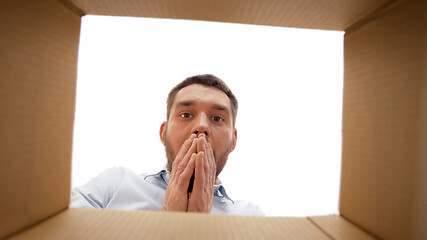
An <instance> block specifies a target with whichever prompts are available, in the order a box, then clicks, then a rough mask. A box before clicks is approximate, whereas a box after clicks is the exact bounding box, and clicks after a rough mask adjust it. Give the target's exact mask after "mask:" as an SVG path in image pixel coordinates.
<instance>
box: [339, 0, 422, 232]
mask: <svg viewBox="0 0 427 240" xmlns="http://www.w3.org/2000/svg"><path fill="white" fill-rule="evenodd" d="M426 9H427V8H425V2H423V1H422V0H419V1H418V0H415V1H407V2H404V3H403V4H401V5H399V6H398V7H396V8H394V9H392V10H390V11H389V12H387V14H386V15H384V16H382V17H380V18H378V19H376V20H374V21H372V22H369V23H368V24H365V25H364V26H362V27H360V28H359V29H357V30H356V31H353V32H350V33H347V34H346V36H345V43H344V45H345V49H344V56H345V69H344V72H345V80H344V106H343V109H344V110H343V152H342V180H341V194H340V213H341V214H342V215H343V216H344V217H345V218H347V219H349V220H350V221H351V222H353V223H355V224H356V225H358V226H360V227H361V228H363V229H365V230H367V231H368V232H370V233H372V234H373V235H375V236H378V237H380V238H384V239H413V238H415V233H414V228H413V227H414V225H415V224H420V222H419V221H420V220H417V219H415V218H414V216H415V215H416V214H418V213H422V212H421V211H423V212H424V213H425V208H424V210H423V209H422V208H421V205H420V206H418V207H415V206H414V201H417V199H418V198H419V196H420V194H421V193H422V192H421V191H422V190H421V188H420V187H419V184H416V183H417V181H418V180H417V178H416V177H417V174H416V173H417V171H420V173H419V175H420V176H421V175H423V174H424V175H425V174H426V169H425V168H424V169H423V170H421V169H422V168H421V164H424V163H423V161H425V158H424V160H423V159H422V158H423V156H424V157H425V155H422V154H421V155H419V151H418V150H419V149H418V148H420V147H421V148H423V149H425V146H426V145H424V147H423V146H422V144H421V140H420V135H419V134H420V128H421V127H423V128H425V126H426V122H425V121H424V122H421V121H420V120H421V118H420V117H421V116H422V115H424V116H425V112H426V110H427V109H426V108H422V106H421V105H420V103H421V99H422V98H423V97H425V95H426V92H425V91H422V87H423V85H425V77H424V78H423V74H425V73H424V72H423V70H424V69H425V67H426V65H425V62H424V64H423V62H422V58H423V54H424V52H423V51H422V50H423V49H425V46H426V39H425V35H423V31H425V26H426V25H425V22H424V20H423V17H424V16H425V14H426ZM424 57H425V55H424ZM424 119H425V118H424ZM424 131H425V130H424ZM424 141H425V140H424ZM424 143H425V142H424ZM421 151H425V150H421ZM424 191H425V190H424ZM424 194H425V192H424ZM424 204H425V203H424ZM424 206H425V205H424ZM424 216H425V214H424ZM423 221H424V223H423V224H422V225H423V226H427V222H425V219H424V220H423ZM420 236H421V235H420ZM424 237H425V235H424ZM419 239H421V238H419Z"/></svg>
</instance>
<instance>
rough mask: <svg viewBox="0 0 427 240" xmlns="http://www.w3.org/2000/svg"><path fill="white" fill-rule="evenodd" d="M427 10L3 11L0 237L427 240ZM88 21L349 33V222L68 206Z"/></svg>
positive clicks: (410, 3) (4, 5)
mask: <svg viewBox="0 0 427 240" xmlns="http://www.w3.org/2000/svg"><path fill="white" fill-rule="evenodd" d="M426 12H427V3H426V1H425V0H407V1H403V0H348V1H341V0H323V1H319V0H299V1H296V0H283V1H278V0H246V1H243V0H216V1H209V0H122V1H109V0H47V1H32V0H15V1H2V2H1V3H0V18H1V21H0V36H1V37H0V46H1V47H0V49H1V51H0V79H1V80H0V113H1V114H0V116H1V118H0V122H1V132H0V136H1V138H0V139H1V140H0V188H1V194H0V223H1V225H0V238H8V237H10V238H12V239H101V238H102V239H117V238H123V239H137V238H149V239H152V238H164V239H199V238H207V239H260V238H265V239H287V238H290V239H373V238H383V239H427V228H426V227H425V226H427V80H426V78H427V77H426V76H427V69H426V68H427V67H426V66H427V41H426V32H427V19H426ZM85 14H98V15H115V16H136V17H156V18H177V19H194V20H207V21H223V22H236V23H249V24H261V25H273V26H285V27H302V28H315V29H331V30H345V31H346V34H345V44H344V47H345V49H344V62H345V66H344V75H345V76H344V103H343V151H342V177H341V192H340V215H339V216H323V217H306V218H268V217H238V216H218V215H216V216H215V215H207V214H183V213H165V212H148V211H147V212H143V211H132V212H125V211H112V210H93V209H68V204H69V193H70V172H71V148H72V133H73V121H74V108H75V91H76V70H77V52H78V44H79V32H80V20H81V16H83V15H85Z"/></svg>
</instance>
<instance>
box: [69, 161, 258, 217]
mask: <svg viewBox="0 0 427 240" xmlns="http://www.w3.org/2000/svg"><path fill="white" fill-rule="evenodd" d="M168 183H169V173H168V172H167V171H166V170H162V171H160V172H159V173H157V174H140V175H138V174H135V173H134V172H132V171H130V170H129V169H126V168H122V167H116V168H110V169H107V170H106V171H104V172H103V173H101V174H99V175H98V176H97V177H94V178H92V179H91V180H90V181H89V182H88V183H86V184H85V185H83V186H80V187H76V188H75V189H73V190H72V192H71V203H70V208H79V207H82V208H85V207H87V208H110V209H119V210H154V211H160V210H161V209H162V205H163V199H164V197H165V192H166V187H167V185H168ZM211 213H213V214H230V215H247V216H264V213H263V212H262V211H261V209H260V208H259V207H258V206H257V205H255V204H253V203H250V202H246V201H233V200H231V198H229V197H228V195H227V193H226V192H225V188H224V186H223V185H221V184H220V185H215V189H214V197H213V203H212V211H211Z"/></svg>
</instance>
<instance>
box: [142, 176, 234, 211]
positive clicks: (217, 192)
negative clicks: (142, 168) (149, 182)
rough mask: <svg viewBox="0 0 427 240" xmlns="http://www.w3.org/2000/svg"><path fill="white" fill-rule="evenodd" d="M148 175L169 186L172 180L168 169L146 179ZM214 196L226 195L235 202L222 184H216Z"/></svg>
mask: <svg viewBox="0 0 427 240" xmlns="http://www.w3.org/2000/svg"><path fill="white" fill-rule="evenodd" d="M147 177H154V178H156V179H157V180H160V181H162V182H164V183H165V184H166V186H167V185H168V184H169V180H170V172H169V171H167V170H166V169H163V170H162V171H160V172H158V173H156V174H151V175H147V176H146V177H145V179H146V178H147ZM214 196H216V197H225V198H226V199H228V200H230V201H231V202H232V203H233V204H234V201H233V200H232V199H231V198H230V197H229V196H228V195H227V192H226V191H225V188H224V186H223V185H222V184H218V185H214Z"/></svg>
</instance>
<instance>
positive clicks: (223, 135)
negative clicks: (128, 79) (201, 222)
mask: <svg viewBox="0 0 427 240" xmlns="http://www.w3.org/2000/svg"><path fill="white" fill-rule="evenodd" d="M237 108H238V104H237V99H236V97H235V96H234V95H233V93H232V92H231V90H230V89H229V88H228V87H227V85H226V84H225V83H224V82H223V81H222V80H221V79H219V78H217V77H215V76H214V75H210V74H206V75H197V76H193V77H189V78H187V79H185V80H184V81H183V82H181V83H180V84H178V85H177V86H176V87H175V88H173V89H172V90H171V92H170V93H169V95H168V100H167V121H165V122H163V123H162V124H161V127H160V139H161V141H162V143H163V144H164V146H165V150H166V156H167V165H166V169H165V170H163V171H160V172H159V173H157V174H152V175H148V174H142V175H137V174H135V173H133V172H131V171H129V170H127V169H124V168H112V169H108V170H107V171H105V172H104V173H102V174H100V175H99V176H97V177H96V178H92V179H91V181H90V182H89V183H87V184H86V185H83V186H81V187H77V188H75V189H74V190H73V191H72V199H71V204H70V207H95V208H112V209H122V210H163V211H183V212H205V213H219V214H234V215H258V216H262V215H264V214H263V213H262V211H261V210H260V209H259V208H258V206H256V205H254V204H252V203H249V202H245V201H236V202H234V201H233V200H231V198H230V197H228V195H227V193H226V192H225V188H224V186H222V185H221V183H220V181H219V179H218V175H219V174H220V173H221V171H222V169H223V167H224V166H225V163H226V162H227V158H228V154H229V153H230V152H232V151H233V150H234V148H235V147H236V141H237V131H236V129H235V122H236V116H237Z"/></svg>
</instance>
